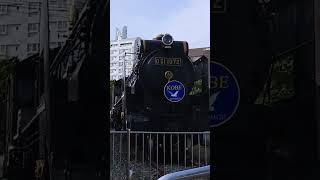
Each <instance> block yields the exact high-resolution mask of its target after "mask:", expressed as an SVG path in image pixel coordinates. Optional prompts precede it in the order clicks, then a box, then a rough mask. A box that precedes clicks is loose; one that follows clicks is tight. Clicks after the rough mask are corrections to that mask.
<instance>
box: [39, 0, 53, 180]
mask: <svg viewBox="0 0 320 180" xmlns="http://www.w3.org/2000/svg"><path fill="white" fill-rule="evenodd" d="M41 3H42V4H41V16H40V17H41V21H40V28H41V29H40V55H41V56H40V57H41V58H42V60H43V73H44V74H43V75H44V78H43V80H44V81H43V85H44V90H43V95H42V97H40V101H42V103H43V102H44V105H45V115H44V118H40V122H39V125H40V143H39V146H40V147H39V150H40V160H39V161H38V163H37V164H38V165H37V166H38V167H39V168H40V169H43V167H44V164H45V163H44V160H45V159H47V158H46V157H48V154H47V153H46V152H49V154H50V152H51V147H50V145H51V144H50V142H51V141H50V138H51V135H50V133H51V132H50V128H51V126H50V125H51V118H50V117H51V114H50V60H49V12H48V0H42V1H41ZM40 70H41V67H40ZM46 149H47V150H46ZM48 160H49V161H51V158H48ZM48 164H49V169H50V168H51V166H50V164H51V163H50V162H49V163H48ZM49 171H50V172H49V173H50V174H51V173H52V172H51V169H50V170H49ZM40 176H42V174H41V175H40ZM50 179H52V175H50Z"/></svg>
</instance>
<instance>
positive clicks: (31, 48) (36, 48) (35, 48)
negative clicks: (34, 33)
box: [28, 43, 40, 52]
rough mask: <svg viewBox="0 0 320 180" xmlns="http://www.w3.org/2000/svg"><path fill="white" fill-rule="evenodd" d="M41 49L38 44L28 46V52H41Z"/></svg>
mask: <svg viewBox="0 0 320 180" xmlns="http://www.w3.org/2000/svg"><path fill="white" fill-rule="evenodd" d="M39 49H40V44H38V43H33V44H28V52H39Z"/></svg>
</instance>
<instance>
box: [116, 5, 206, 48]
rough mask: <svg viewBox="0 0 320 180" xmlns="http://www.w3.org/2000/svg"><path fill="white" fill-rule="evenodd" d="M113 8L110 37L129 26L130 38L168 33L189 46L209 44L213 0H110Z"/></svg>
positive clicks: (149, 37)
mask: <svg viewBox="0 0 320 180" xmlns="http://www.w3.org/2000/svg"><path fill="white" fill-rule="evenodd" d="M110 10H111V12H110V40H114V39H115V31H116V27H118V28H119V29H122V27H123V26H125V25H126V26H127V27H128V37H129V38H132V37H141V38H142V39H152V38H153V37H155V36H156V35H157V34H160V33H169V34H171V35H172V36H173V38H174V39H175V40H179V41H188V43H189V47H190V48H198V47H209V46H210V0H110Z"/></svg>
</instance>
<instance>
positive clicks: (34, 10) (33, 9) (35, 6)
mask: <svg viewBox="0 0 320 180" xmlns="http://www.w3.org/2000/svg"><path fill="white" fill-rule="evenodd" d="M39 11H40V9H39V3H38V2H29V16H32V15H36V14H38V13H39Z"/></svg>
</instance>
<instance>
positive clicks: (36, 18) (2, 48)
mask: <svg viewBox="0 0 320 180" xmlns="http://www.w3.org/2000/svg"><path fill="white" fill-rule="evenodd" d="M41 2H42V0H10V1H9V0H0V56H5V57H13V56H16V57H18V58H19V59H24V58H26V57H28V56H30V55H32V54H34V53H37V52H39V48H40V41H39V37H40V8H41ZM84 2H85V0H48V6H49V8H48V9H49V30H50V34H49V37H50V40H49V42H50V45H49V47H50V48H55V47H58V46H62V45H63V43H64V42H65V41H66V39H67V37H68V35H69V34H70V30H69V27H70V20H71V18H70V15H71V14H70V9H71V6H74V7H75V8H80V7H81V6H83V4H84Z"/></svg>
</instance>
